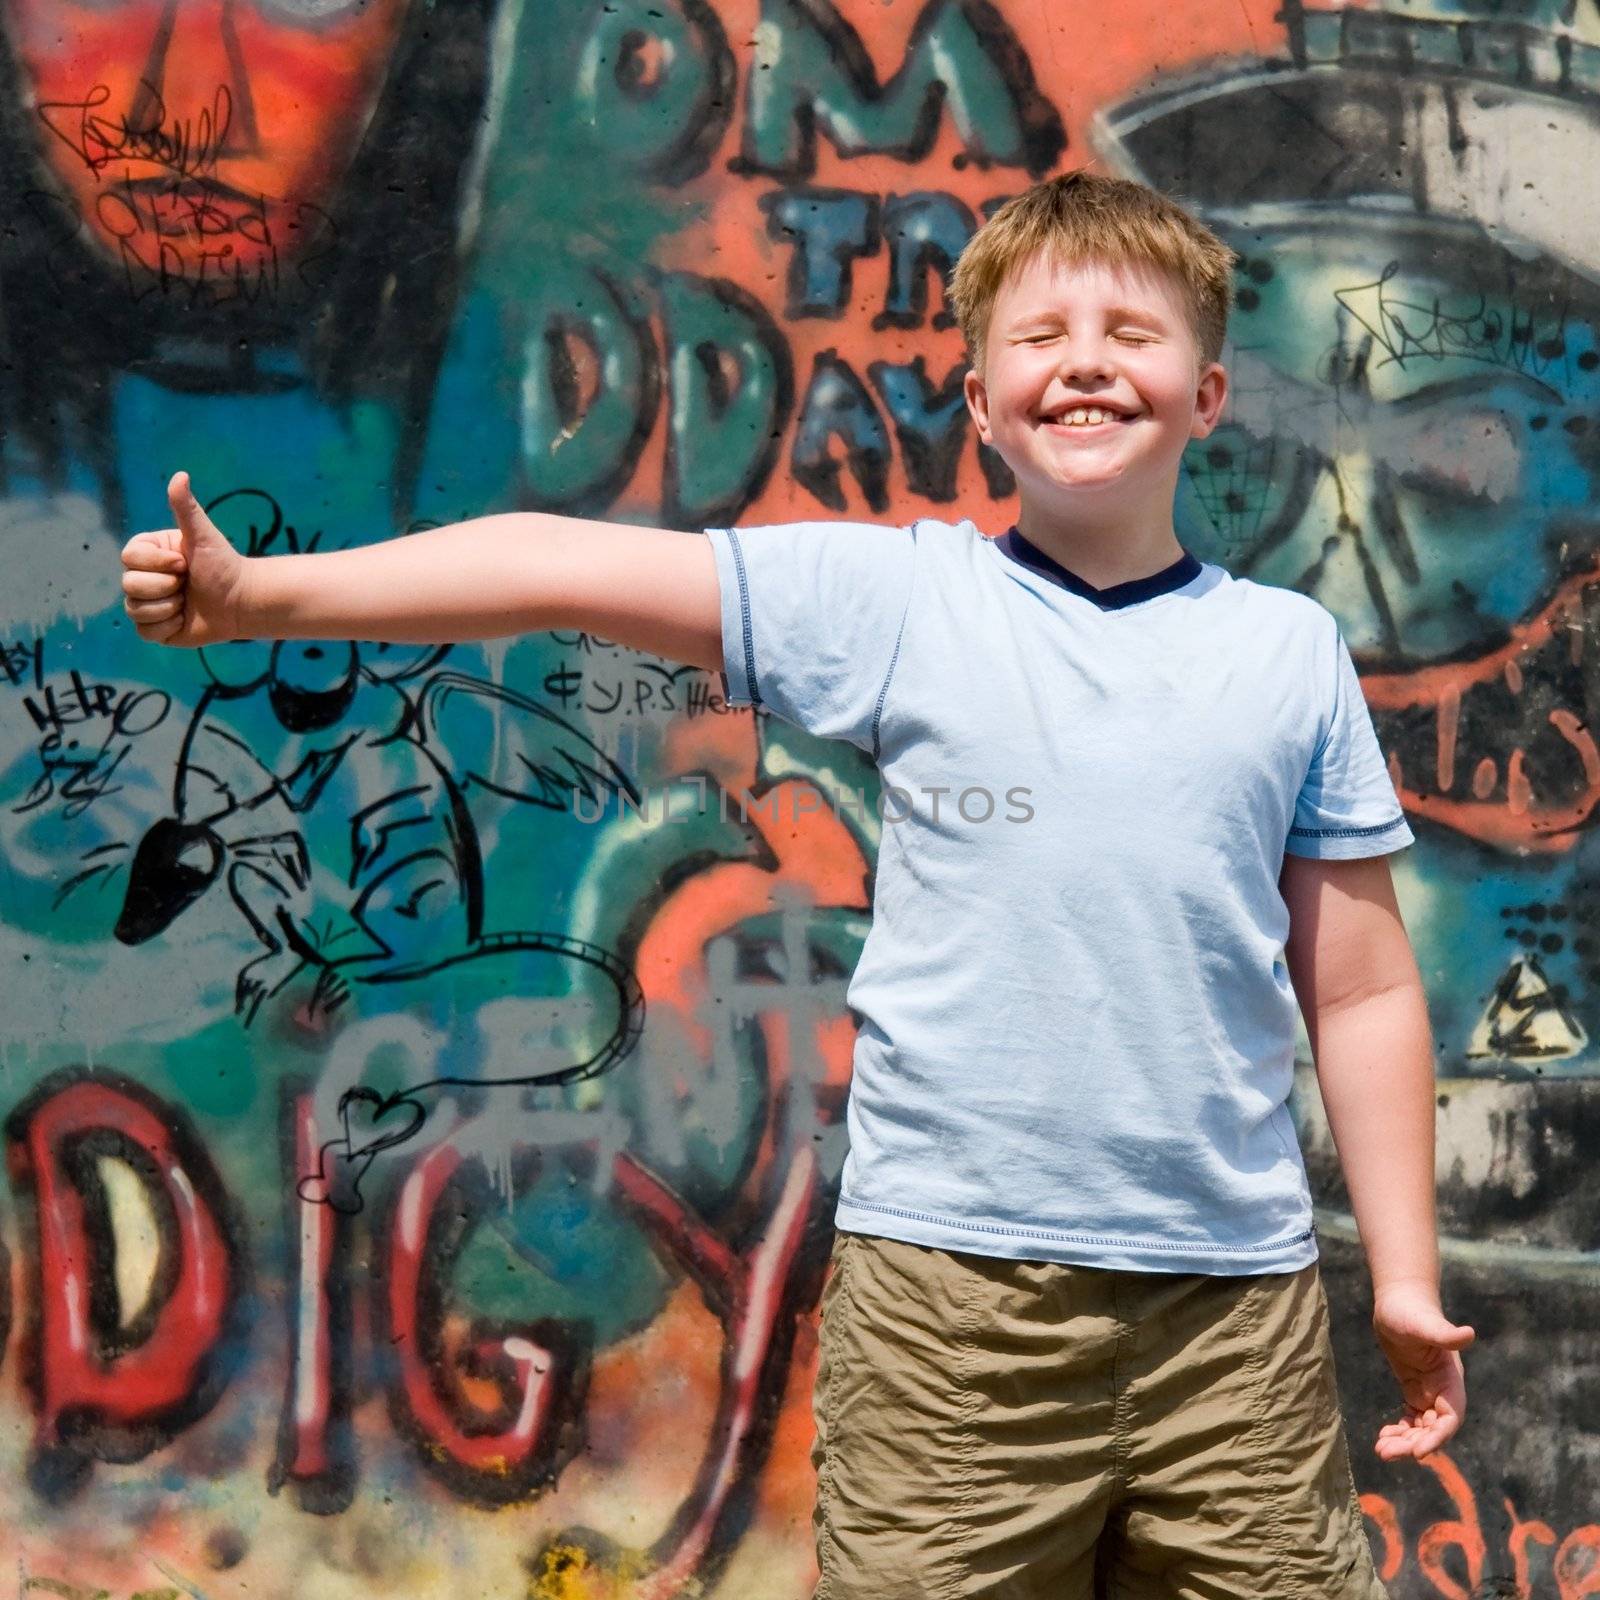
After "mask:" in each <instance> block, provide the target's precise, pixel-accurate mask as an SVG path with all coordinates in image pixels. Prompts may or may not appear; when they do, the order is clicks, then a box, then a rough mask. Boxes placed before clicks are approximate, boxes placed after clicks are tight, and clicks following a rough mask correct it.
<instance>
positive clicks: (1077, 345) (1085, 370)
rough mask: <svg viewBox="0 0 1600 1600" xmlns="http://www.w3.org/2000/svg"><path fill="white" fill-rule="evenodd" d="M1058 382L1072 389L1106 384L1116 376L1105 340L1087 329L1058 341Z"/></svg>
mask: <svg viewBox="0 0 1600 1600" xmlns="http://www.w3.org/2000/svg"><path fill="white" fill-rule="evenodd" d="M1056 375H1057V376H1058V377H1059V378H1060V379H1061V381H1062V382H1063V383H1065V384H1067V385H1068V386H1069V387H1071V388H1074V389H1082V388H1090V387H1093V386H1094V385H1096V384H1101V383H1109V382H1110V381H1111V380H1112V379H1113V378H1114V377H1115V376H1116V365H1115V362H1114V361H1113V359H1112V351H1111V348H1110V345H1109V344H1108V343H1107V341H1106V340H1105V339H1103V338H1101V337H1100V336H1099V335H1097V334H1094V333H1090V332H1087V331H1085V332H1078V333H1074V334H1073V335H1072V336H1071V338H1069V339H1065V340H1063V341H1062V345H1061V362H1060V365H1059V366H1058V367H1057V369H1056Z"/></svg>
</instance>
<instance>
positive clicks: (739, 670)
mask: <svg viewBox="0 0 1600 1600" xmlns="http://www.w3.org/2000/svg"><path fill="white" fill-rule="evenodd" d="M705 533H706V537H707V538H708V539H709V540H710V541H711V554H712V557H713V558H714V560H715V561H716V566H717V586H718V589H719V591H720V594H721V603H722V682H723V690H724V693H723V698H724V699H725V700H726V701H727V702H728V704H729V705H731V706H755V705H760V704H761V694H760V690H759V688H758V686H757V683H756V647H755V630H754V628H753V627H752V626H751V622H750V582H749V578H748V577H747V576H746V573H745V566H744V552H743V551H742V550H741V549H740V548H739V535H738V533H737V532H736V531H735V530H734V529H732V528H707V529H706V530H705Z"/></svg>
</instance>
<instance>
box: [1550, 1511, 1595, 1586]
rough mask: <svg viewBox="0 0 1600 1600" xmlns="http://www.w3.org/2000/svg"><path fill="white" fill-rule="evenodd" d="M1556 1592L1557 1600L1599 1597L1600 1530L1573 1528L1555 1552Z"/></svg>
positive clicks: (1591, 1526) (1589, 1526) (1592, 1524)
mask: <svg viewBox="0 0 1600 1600" xmlns="http://www.w3.org/2000/svg"><path fill="white" fill-rule="evenodd" d="M1555 1571H1556V1589H1557V1591H1558V1592H1559V1594H1560V1595H1561V1600H1584V1597H1585V1596H1587V1595H1592V1594H1600V1527H1596V1526H1595V1524H1594V1523H1592V1522H1591V1523H1588V1524H1587V1525H1586V1526H1584V1527H1582V1528H1574V1529H1573V1530H1572V1532H1571V1533H1569V1534H1568V1535H1567V1536H1566V1538H1565V1539H1563V1540H1562V1541H1561V1548H1560V1549H1559V1550H1557V1551H1556V1563H1555Z"/></svg>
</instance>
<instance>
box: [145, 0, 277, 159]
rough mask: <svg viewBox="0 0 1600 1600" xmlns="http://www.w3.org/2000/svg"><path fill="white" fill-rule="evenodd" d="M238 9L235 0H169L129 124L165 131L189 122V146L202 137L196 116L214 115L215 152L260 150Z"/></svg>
mask: <svg viewBox="0 0 1600 1600" xmlns="http://www.w3.org/2000/svg"><path fill="white" fill-rule="evenodd" d="M235 9H236V4H235V0H167V4H166V5H165V6H163V7H162V10H161V16H160V19H159V20H158V21H157V23H156V29H155V32H154V34H153V35H152V36H151V39H150V49H149V52H148V54H147V55H146V57H145V62H144V67H143V70H142V71H141V72H140V74H139V84H138V86H137V88H136V89H135V90H134V94H133V101H132V104H131V105H130V106H129V108H128V125H129V127H130V128H133V129H136V130H138V131H139V132H143V133H160V134H165V135H172V134H175V133H177V132H178V131H179V130H180V129H185V130H186V131H187V142H188V144H189V145H190V146H191V148H192V147H194V146H196V145H197V144H198V143H199V141H200V139H201V137H202V135H201V133H200V131H199V129H198V128H197V125H196V124H197V119H202V118H210V119H211V129H210V136H209V137H210V152H211V154H213V155H216V156H239V155H252V154H258V153H259V149H260V142H259V138H258V135H257V129H256V112H255V101H254V98H253V96H252V95H251V92H250V74H249V70H248V68H247V66H246V64H245V58H244V51H243V50H242V49H241V48H240V45H239V33H238V29H237V28H236V27H235V25H234V11H235ZM180 13H181V20H180Z"/></svg>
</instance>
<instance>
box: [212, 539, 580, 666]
mask: <svg viewBox="0 0 1600 1600" xmlns="http://www.w3.org/2000/svg"><path fill="white" fill-rule="evenodd" d="M574 527H575V525H574V524H573V523H572V522H571V521H570V520H569V519H566V518H562V517H552V516H543V515H540V514H538V513H535V512H510V513H506V514H503V515H498V516H488V517H477V518H474V519H473V520H472V521H470V522H458V523H454V524H452V525H451V526H449V527H445V528H431V529H428V530H426V531H424V532H421V533H413V534H408V535H406V536H405V537H404V538H396V539H388V540H385V541H384V542H383V543H381V544H373V545H367V546H364V547H363V548H361V549H358V550H331V551H327V552H323V553H319V554H313V555H291V556H266V557H259V558H256V559H254V560H251V561H248V562H247V563H245V578H244V582H243V589H242V593H241V598H240V607H239V616H240V633H241V637H244V638H251V639H380V640H391V641H394V642H396V643H402V644H410V643H417V644H453V643H458V642H463V641H466V640H471V639H497V638H504V637H506V636H508V635H511V634H518V633H526V632H531V631H534V630H537V629H541V628H550V627H559V626H561V625H562V624H563V623H564V622H567V621H569V620H570V618H569V616H568V614H567V610H566V607H564V605H563V600H564V597H565V585H564V583H563V576H564V574H565V572H566V571H567V570H568V568H569V566H570V563H571V562H572V560H573V559H574V554H575V551H574V545H575V540H574Z"/></svg>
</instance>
